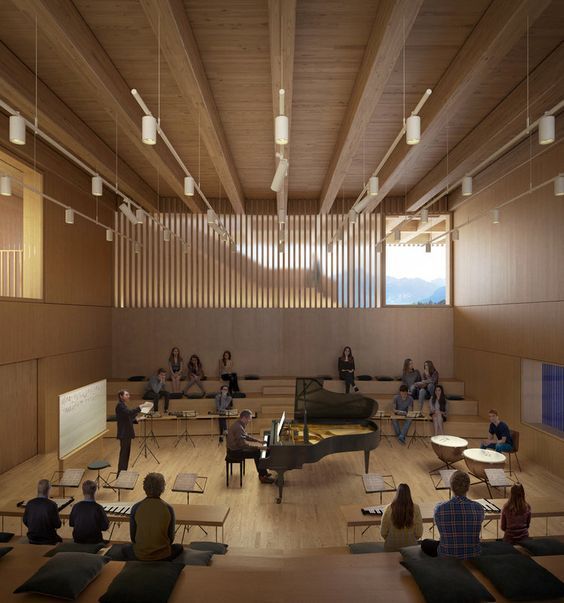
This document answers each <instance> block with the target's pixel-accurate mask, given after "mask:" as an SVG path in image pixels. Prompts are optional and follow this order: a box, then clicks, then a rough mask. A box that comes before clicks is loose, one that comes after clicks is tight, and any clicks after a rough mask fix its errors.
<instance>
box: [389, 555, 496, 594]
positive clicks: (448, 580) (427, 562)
mask: <svg viewBox="0 0 564 603" xmlns="http://www.w3.org/2000/svg"><path fill="white" fill-rule="evenodd" d="M400 563H401V564H402V565H403V566H404V567H406V568H407V569H408V570H409V571H410V572H411V575H412V576H413V578H414V580H415V582H417V586H419V588H420V589H421V593H422V594H423V597H424V598H425V601H427V603H455V602H456V603H479V602H481V601H495V598H494V597H493V596H492V594H491V593H490V592H489V591H488V590H487V589H486V588H485V587H484V585H483V584H481V583H480V582H479V581H478V580H476V578H474V576H473V575H472V574H471V573H470V571H468V570H467V569H466V568H465V567H464V565H462V562H461V561H459V560H458V559H444V558H443V559H441V558H439V557H436V558H432V557H427V559H406V558H404V559H403V560H402V561H400Z"/></svg>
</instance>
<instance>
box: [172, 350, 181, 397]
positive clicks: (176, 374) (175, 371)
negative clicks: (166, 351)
mask: <svg viewBox="0 0 564 603" xmlns="http://www.w3.org/2000/svg"><path fill="white" fill-rule="evenodd" d="M168 372H169V375H170V380H171V381H172V391H173V392H174V393H175V394H177V393H179V392H180V381H181V379H182V377H183V376H184V360H183V359H182V355H181V354H180V350H179V349H178V348H176V347H175V348H172V350H171V351H170V356H169V357H168Z"/></svg>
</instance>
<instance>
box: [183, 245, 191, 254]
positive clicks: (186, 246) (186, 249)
mask: <svg viewBox="0 0 564 603" xmlns="http://www.w3.org/2000/svg"><path fill="white" fill-rule="evenodd" d="M189 248H190V245H188V243H182V253H183V254H184V255H186V254H187V253H188V249H189Z"/></svg>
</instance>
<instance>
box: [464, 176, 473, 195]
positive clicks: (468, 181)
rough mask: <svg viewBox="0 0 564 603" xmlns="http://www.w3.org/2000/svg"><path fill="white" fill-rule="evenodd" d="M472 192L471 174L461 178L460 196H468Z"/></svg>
mask: <svg viewBox="0 0 564 603" xmlns="http://www.w3.org/2000/svg"><path fill="white" fill-rule="evenodd" d="M471 194H472V176H464V178H462V196H463V197H469V196H470V195H471Z"/></svg>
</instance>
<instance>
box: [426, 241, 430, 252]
mask: <svg viewBox="0 0 564 603" xmlns="http://www.w3.org/2000/svg"><path fill="white" fill-rule="evenodd" d="M425 253H431V243H425Z"/></svg>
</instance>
